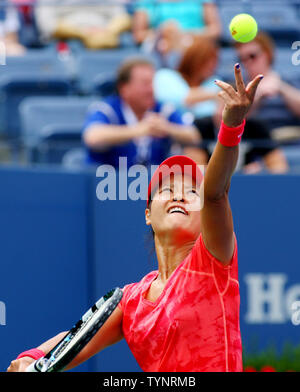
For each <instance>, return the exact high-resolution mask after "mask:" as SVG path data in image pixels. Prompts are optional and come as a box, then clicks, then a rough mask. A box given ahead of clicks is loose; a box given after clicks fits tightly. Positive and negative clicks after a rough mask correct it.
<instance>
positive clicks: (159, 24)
mask: <svg viewBox="0 0 300 392" xmlns="http://www.w3.org/2000/svg"><path fill="white" fill-rule="evenodd" d="M220 34H221V23H220V19H219V14H218V9H217V7H216V5H215V4H214V1H213V0H184V1H183V0H176V1H174V0H164V1H160V2H158V1H149V0H140V1H138V2H137V5H136V8H135V13H134V18H133V35H134V39H135V41H136V43H138V44H143V46H144V48H145V50H146V51H157V52H158V53H159V54H160V55H161V56H162V59H163V61H164V62H165V65H166V64H167V65H168V66H171V65H172V64H174V62H175V60H174V59H173V56H172V55H173V54H174V53H175V54H177V53H180V52H181V51H182V50H183V49H184V48H185V47H186V46H189V45H190V44H191V39H192V37H194V36H195V35H201V37H203V38H204V37H205V38H211V39H218V38H219V37H220ZM175 59H176V56H175ZM171 62H172V64H171Z"/></svg>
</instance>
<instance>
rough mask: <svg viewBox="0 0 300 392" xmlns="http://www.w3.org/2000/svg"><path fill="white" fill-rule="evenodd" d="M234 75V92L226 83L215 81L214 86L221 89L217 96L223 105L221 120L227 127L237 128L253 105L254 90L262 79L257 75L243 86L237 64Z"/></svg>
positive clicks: (239, 68) (261, 76)
mask: <svg viewBox="0 0 300 392" xmlns="http://www.w3.org/2000/svg"><path fill="white" fill-rule="evenodd" d="M234 75H235V83H236V90H235V89H234V88H233V87H232V86H231V85H230V84H228V83H225V82H223V81H221V80H216V81H215V83H216V85H217V86H219V87H220V88H221V89H222V91H220V92H219V93H218V96H219V97H220V98H221V99H222V100H223V101H224V103H225V107H224V109H223V114H222V119H223V122H224V124H225V125H227V126H228V127H237V126H238V125H240V124H241V123H242V122H243V120H244V118H245V116H246V114H247V113H248V111H249V109H250V107H251V105H252V103H253V100H254V96H255V93H256V89H257V87H258V85H259V83H260V81H261V80H262V78H263V75H257V76H256V77H255V78H254V79H253V80H252V81H251V82H250V83H248V85H247V86H245V84H244V80H243V76H242V72H241V67H240V65H239V64H235V66H234Z"/></svg>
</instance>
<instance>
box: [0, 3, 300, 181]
mask: <svg viewBox="0 0 300 392" xmlns="http://www.w3.org/2000/svg"><path fill="white" fill-rule="evenodd" d="M220 3H221V1H220V0H219V1H218V2H216V1H214V0H184V1H181V0H161V1H156V0H152V1H151V0H139V1H118V2H111V1H109V0H107V1H99V2H95V1H94V2H91V3H90V4H89V3H87V2H85V1H82V0H76V1H74V0H64V1H60V2H57V1H56V0H30V1H28V0H27V1H23V0H11V1H10V2H3V4H2V5H1V3H0V7H1V8H0V33H1V37H2V41H3V42H4V43H5V48H6V55H7V56H26V54H27V53H28V52H30V51H31V50H38V48H43V47H45V46H47V45H51V43H53V42H63V43H64V44H65V43H68V42H71V41H73V40H77V41H79V42H80V43H81V44H82V46H83V48H84V50H90V51H93V52H95V51H97V52H98V51H105V50H107V49H115V50H118V49H119V48H120V47H121V46H122V37H123V38H124V36H125V37H127V40H128V42H129V43H127V44H128V45H132V46H133V47H136V48H138V50H139V57H130V58H129V57H128V58H124V59H123V61H122V62H121V63H120V64H118V72H117V75H116V76H115V85H114V86H115V91H114V92H113V93H112V94H109V96H106V97H99V99H98V100H97V102H96V104H94V105H92V107H91V108H90V110H89V111H88V112H87V115H86V121H85V124H84V125H83V129H82V142H83V143H84V145H85V148H86V162H87V163H89V164H100V163H108V164H112V165H115V166H117V164H118V157H119V156H126V157H127V158H128V163H130V164H135V163H143V164H147V165H148V164H158V163H160V162H161V161H162V160H163V159H165V158H166V157H167V156H168V155H171V154H176V153H181V154H186V155H188V156H190V157H192V158H193V159H195V160H196V161H197V162H198V163H199V164H207V162H208V161H209V158H210V155H211V153H212V151H213V148H214V145H215V143H216V140H217V133H218V128H219V125H220V122H221V115H222V110H223V106H222V103H221V100H220V99H219V98H218V92H219V89H218V87H217V86H216V84H215V83H214V80H215V79H219V78H222V75H219V74H218V70H219V68H218V65H219V61H220V57H221V54H222V51H223V50H224V48H225V49H227V48H229V47H230V48H232V49H233V50H234V53H235V56H234V57H233V58H232V73H231V76H232V77H233V66H234V63H235V61H236V60H235V59H236V58H237V59H238V61H239V62H240V64H241V66H242V70H243V75H244V79H245V83H248V82H249V81H250V80H251V79H252V78H254V77H255V76H256V75H257V74H263V75H264V79H263V80H262V82H261V84H260V86H259V88H258V91H257V94H256V98H255V102H254V105H253V108H252V110H251V113H250V114H249V116H248V118H247V123H246V129H245V133H244V137H243V142H242V144H241V148H240V160H239V164H238V170H240V171H241V172H243V173H247V174H251V173H259V172H265V171H266V172H270V173H286V172H288V171H289V163H288V159H287V157H286V155H285V153H284V149H283V147H285V146H286V145H290V144H293V145H295V146H297V144H299V141H300V73H299V78H294V75H293V76H291V78H289V77H287V75H281V74H280V72H278V70H275V69H274V61H275V57H276V48H277V41H276V37H274V36H272V34H271V33H268V32H264V31H263V26H259V27H260V31H259V33H258V35H257V36H256V38H255V39H254V40H253V41H251V42H249V43H246V44H241V43H236V42H233V40H231V41H230V40H226V39H225V36H224V34H223V32H224V31H225V30H226V26H225V28H224V21H223V20H222V17H221V15H220V12H219V4H220ZM235 3H238V2H235ZM232 16H234V15H232ZM124 34H125V35H124ZM126 34H127V35H126ZM126 42H127V41H126ZM291 44H292V42H287V46H286V47H288V48H290V47H291ZM144 56H145V57H144ZM286 61H287V62H290V61H291V60H290V58H287V59H286ZM4 72H5V69H4ZM226 81H227V82H229V83H232V84H233V85H234V80H233V78H230V76H229V78H228V80H226ZM299 154H300V146H299Z"/></svg>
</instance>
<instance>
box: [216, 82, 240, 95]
mask: <svg viewBox="0 0 300 392" xmlns="http://www.w3.org/2000/svg"><path fill="white" fill-rule="evenodd" d="M215 83H216V85H217V86H219V87H220V88H221V89H222V90H223V91H224V92H225V93H226V94H227V95H228V96H229V97H230V98H232V99H234V98H235V97H236V91H235V89H234V88H233V87H232V86H231V85H230V84H228V83H225V82H223V81H222V80H215ZM220 96H221V95H220Z"/></svg>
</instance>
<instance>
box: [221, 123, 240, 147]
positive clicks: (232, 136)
mask: <svg viewBox="0 0 300 392" xmlns="http://www.w3.org/2000/svg"><path fill="white" fill-rule="evenodd" d="M245 124H246V120H245V119H244V121H243V122H242V124H241V125H239V126H237V127H228V126H227V125H226V124H224V123H223V121H222V123H221V127H220V131H219V134H218V139H219V142H220V143H221V144H223V146H226V147H233V146H237V145H238V144H239V143H240V141H241V139H242V134H243V133H244V129H245Z"/></svg>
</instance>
